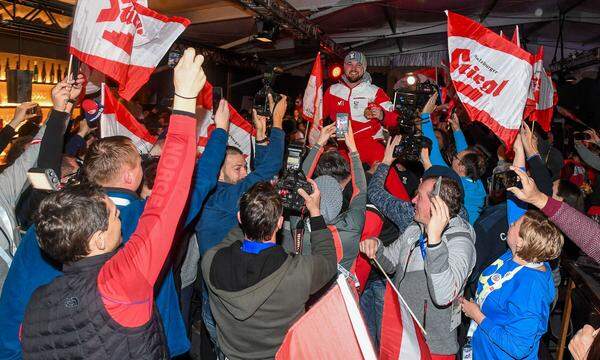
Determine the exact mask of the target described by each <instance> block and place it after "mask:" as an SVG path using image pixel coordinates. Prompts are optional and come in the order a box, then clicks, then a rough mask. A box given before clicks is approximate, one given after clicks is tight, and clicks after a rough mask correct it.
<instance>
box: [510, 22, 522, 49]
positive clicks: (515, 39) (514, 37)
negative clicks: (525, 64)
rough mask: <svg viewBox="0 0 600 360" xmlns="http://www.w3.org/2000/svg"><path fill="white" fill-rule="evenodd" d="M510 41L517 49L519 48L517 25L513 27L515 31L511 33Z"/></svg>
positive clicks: (519, 40) (519, 37)
mask: <svg viewBox="0 0 600 360" xmlns="http://www.w3.org/2000/svg"><path fill="white" fill-rule="evenodd" d="M510 41H511V42H512V43H513V44H515V45H517V46H518V47H521V35H520V34H519V25H515V31H514V32H513V36H512V39H511V40H510Z"/></svg>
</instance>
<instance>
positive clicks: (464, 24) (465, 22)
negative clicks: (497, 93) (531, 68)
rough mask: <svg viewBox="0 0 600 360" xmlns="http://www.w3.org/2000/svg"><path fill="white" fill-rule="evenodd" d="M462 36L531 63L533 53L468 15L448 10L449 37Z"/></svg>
mask: <svg viewBox="0 0 600 360" xmlns="http://www.w3.org/2000/svg"><path fill="white" fill-rule="evenodd" d="M450 36H461V37H466V38H469V39H477V40H476V41H477V42H478V43H480V44H481V45H483V46H487V47H489V48H491V49H496V50H499V51H502V52H505V53H507V54H510V55H512V56H514V57H517V58H519V59H522V60H525V61H527V62H529V63H531V54H530V53H528V52H527V51H525V50H523V49H521V48H519V47H517V46H515V44H513V43H512V42H511V41H510V40H508V39H506V38H504V37H501V36H499V35H498V34H496V33H495V32H493V31H491V30H490V29H487V28H486V27H484V26H483V25H481V24H479V23H477V22H475V21H473V20H471V19H469V18H468V17H465V16H462V15H459V14H456V13H453V12H451V11H448V37H450Z"/></svg>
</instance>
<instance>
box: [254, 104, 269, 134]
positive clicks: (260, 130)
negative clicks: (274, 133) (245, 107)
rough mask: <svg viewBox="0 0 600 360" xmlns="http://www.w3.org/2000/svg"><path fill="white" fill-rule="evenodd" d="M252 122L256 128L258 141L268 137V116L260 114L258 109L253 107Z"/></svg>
mask: <svg viewBox="0 0 600 360" xmlns="http://www.w3.org/2000/svg"><path fill="white" fill-rule="evenodd" d="M252 124H254V128H255V129H256V141H262V140H264V139H265V138H266V137H267V117H266V116H262V115H258V113H257V112H256V109H252Z"/></svg>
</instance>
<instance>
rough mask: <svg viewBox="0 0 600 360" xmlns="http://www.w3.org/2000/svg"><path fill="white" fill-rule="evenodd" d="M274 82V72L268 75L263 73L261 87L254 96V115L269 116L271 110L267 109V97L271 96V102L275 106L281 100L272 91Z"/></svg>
mask: <svg viewBox="0 0 600 360" xmlns="http://www.w3.org/2000/svg"><path fill="white" fill-rule="evenodd" d="M274 80H275V71H272V72H270V73H265V74H264V77H263V87H262V88H261V89H260V90H258V92H257V93H256V95H254V101H253V105H252V106H253V108H254V109H255V110H256V113H257V114H258V115H261V116H268V117H270V116H271V109H270V108H269V97H268V95H269V94H271V96H273V101H274V102H275V104H277V102H278V101H279V100H280V99H281V96H280V95H279V94H277V93H276V92H274V91H273V89H272V85H273V81H274Z"/></svg>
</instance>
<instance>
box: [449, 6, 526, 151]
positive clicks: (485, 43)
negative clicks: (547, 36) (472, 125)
mask: <svg viewBox="0 0 600 360" xmlns="http://www.w3.org/2000/svg"><path fill="white" fill-rule="evenodd" d="M446 14H447V15H448V51H449V55H450V76H451V78H452V82H453V84H454V88H455V89H456V92H457V93H458V96H459V98H460V100H461V101H462V103H463V105H464V107H465V109H466V111H467V113H468V114H469V117H470V118H471V120H474V121H480V122H482V123H484V124H485V125H486V126H487V127H488V128H489V129H490V130H492V131H493V132H494V133H495V134H496V135H497V136H498V137H499V138H500V139H501V140H502V141H503V142H504V143H505V144H506V146H507V147H508V148H510V147H512V143H513V142H514V139H515V137H516V136H517V134H518V132H519V127H520V126H521V121H522V118H523V110H524V108H525V102H526V100H527V94H528V91H529V84H530V83H531V75H532V71H533V70H532V56H531V54H529V53H528V52H527V51H525V50H523V49H521V48H519V47H518V46H516V45H515V44H513V43H512V42H510V41H509V40H506V39H503V38H502V37H501V36H499V35H498V34H496V33H494V32H493V31H491V30H489V29H487V28H485V27H483V26H482V25H480V24H478V23H476V22H474V21H472V20H471V19H469V18H466V17H464V16H461V15H458V14H455V13H452V12H450V11H447V12H446Z"/></svg>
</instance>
